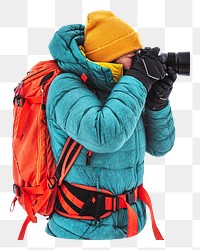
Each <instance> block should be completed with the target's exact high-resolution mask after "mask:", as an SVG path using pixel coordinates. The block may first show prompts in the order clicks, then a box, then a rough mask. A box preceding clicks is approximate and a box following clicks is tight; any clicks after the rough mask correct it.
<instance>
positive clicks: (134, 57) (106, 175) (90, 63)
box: [46, 11, 176, 240]
mask: <svg viewBox="0 0 200 250" xmlns="http://www.w3.org/2000/svg"><path fill="white" fill-rule="evenodd" d="M141 48H142V45H141V42H140V39H139V35H138V34H137V32H135V30H134V29H133V28H132V27H131V26H129V25H128V24H127V23H125V22H124V21H122V20H121V19H119V18H118V17H116V16H115V15H114V14H113V13H112V12H110V11H95V12H92V13H90V14H89V15H88V17H87V22H86V26H83V25H81V24H74V25H68V26H64V27H62V28H61V29H60V30H58V31H57V32H56V33H55V35H54V37H53V39H52V41H51V43H50V45H49V49H50V52H51V54H52V56H53V58H54V59H55V60H57V62H58V65H59V66H60V67H61V69H62V70H63V73H62V74H61V75H59V76H58V77H57V78H56V79H55V80H54V81H53V83H52V85H51V87H50V90H49V94H48V99H47V121H48V127H49V132H50V136H51V145H52V149H53V153H54V157H55V160H56V162H58V159H59V156H60V154H61V151H62V148H63V146H64V144H65V141H66V139H67V138H68V136H70V137H71V138H73V139H74V140H75V141H77V142H78V143H80V144H81V145H83V149H82V151H81V154H80V155H79V156H78V158H77V160H76V161H75V163H74V164H73V166H72V168H71V169H70V171H69V173H68V175H67V176H66V177H65V179H64V181H66V182H68V183H74V184H77V186H80V185H81V186H82V187H83V186H84V187H85V189H87V190H94V188H96V191H98V192H99V193H101V189H104V190H107V191H108V192H111V193H112V194H113V195H118V196H120V195H121V196H120V197H124V196H123V194H124V193H127V192H128V194H130V196H129V197H131V198H132V199H133V200H132V202H129V199H127V200H125V201H124V203H123V202H122V200H121V199H122V198H119V197H117V198H116V197H115V198H116V199H118V198H119V199H118V201H120V202H119V203H117V205H116V207H115V209H113V208H112V207H111V210H112V212H111V214H109V216H106V215H105V216H103V218H102V217H99V218H96V219H95V220H92V219H88V218H90V217H87V216H85V217H84V216H82V217H81V216H80V214H79V215H76V216H75V212H74V213H73V212H72V211H77V209H78V206H80V207H81V206H82V205H80V204H81V202H80V201H79V205H78V203H77V197H78V194H77V196H76V195H75V194H73V197H75V198H74V199H73V200H70V201H69V199H70V198H69V197H71V196H72V194H71V192H68V193H66V197H64V198H59V197H58V202H57V204H59V205H57V207H56V212H55V213H54V214H53V215H52V217H51V218H50V220H49V222H48V225H47V228H46V232H47V233H48V234H50V235H52V236H56V237H60V238H68V239H96V240H98V239H106V240H108V239H119V238H124V237H129V236H133V235H136V234H137V233H139V232H140V231H141V230H142V229H143V227H144V225H145V223H146V206H145V203H144V202H143V200H145V199H144V195H143V194H145V195H146V193H143V192H144V190H143V188H142V183H143V173H144V156H145V152H148V153H150V154H151V155H155V156H163V155H165V154H166V153H167V152H168V151H169V150H170V149H171V148H172V146H173V144H174V139H175V135H174V133H175V132H174V130H175V129H174V123H173V117H172V113H171V109H170V104H169V101H168V97H169V94H170V93H171V90H172V86H173V82H174V81H175V80H176V74H175V72H174V71H173V70H172V69H169V72H166V71H165V69H164V66H163V64H162V63H161V62H160V60H159V58H158V53H159V49H158V48H153V49H150V50H149V51H148V52H147V53H145V54H144V55H141V56H140V55H138V51H139V50H140V49H141ZM83 74H84V75H85V76H86V78H87V81H86V83H84V82H83V81H82V80H81V76H82V75H83ZM88 152H91V153H90V154H88ZM88 157H89V161H87V164H86V160H85V158H87V159H88ZM140 187H141V189H140ZM130 190H134V191H133V192H129V191H130ZM136 190H139V192H138V193H137V194H136ZM61 193H64V191H63V192H61ZM133 194H134V197H133V196H131V195H133ZM145 197H147V196H145ZM90 198H91V199H90V200H88V201H87V204H84V206H85V207H86V209H85V210H84V213H83V210H82V214H83V215H84V214H87V215H90V211H89V209H88V207H89V206H90V203H91V204H92V203H93V204H96V203H97V202H96V199H94V197H92V192H91V197H90ZM100 201H101V202H100V204H98V205H97V207H96V208H95V209H96V210H98V209H99V207H101V204H102V203H103V204H104V203H105V204H104V205H105V206H106V205H107V207H108V204H107V203H106V201H107V200H106V199H105V200H103V199H102V200H100ZM63 202H65V205H63ZM122 203H123V204H122ZM113 204H114V203H113ZM146 204H147V205H149V203H148V201H147V202H146ZM86 205H87V206H86ZM66 210H67V211H66ZM96 212H97V213H98V211H96ZM151 212H152V211H151ZM91 213H92V211H91ZM134 216H137V219H135V217H134ZM86 217H87V218H86ZM153 219H154V218H152V221H153V222H152V226H153V229H155V230H154V234H157V238H158V239H161V236H158V233H155V232H157V231H158V229H157V227H156V226H155V221H154V220H153Z"/></svg>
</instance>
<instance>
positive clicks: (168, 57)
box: [160, 52, 190, 76]
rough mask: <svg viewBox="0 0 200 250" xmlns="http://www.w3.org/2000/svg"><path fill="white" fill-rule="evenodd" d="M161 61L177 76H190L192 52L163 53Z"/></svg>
mask: <svg viewBox="0 0 200 250" xmlns="http://www.w3.org/2000/svg"><path fill="white" fill-rule="evenodd" d="M160 60H161V62H163V63H165V64H166V66H167V67H171V68H173V69H174V70H175V72H176V73H177V74H179V75H187V76H189V75H190V52H178V53H174V52H169V53H162V54H161V56H160Z"/></svg>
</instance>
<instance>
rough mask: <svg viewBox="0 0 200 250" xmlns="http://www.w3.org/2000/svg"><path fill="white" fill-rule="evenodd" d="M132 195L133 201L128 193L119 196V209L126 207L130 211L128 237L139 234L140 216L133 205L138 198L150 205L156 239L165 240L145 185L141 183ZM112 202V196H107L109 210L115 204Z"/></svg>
mask: <svg viewBox="0 0 200 250" xmlns="http://www.w3.org/2000/svg"><path fill="white" fill-rule="evenodd" d="M132 197H134V199H133V200H132V201H129V200H127V195H126V194H122V195H119V196H118V198H119V201H118V209H121V208H126V209H127V211H128V229H127V237H131V236H134V235H137V234H138V218H137V214H136V212H135V211H134V209H133V208H132V207H131V204H133V203H135V202H136V200H137V199H140V200H141V201H143V202H144V203H145V204H146V205H147V206H148V208H149V210H150V215H151V223H152V229H153V233H154V236H155V238H156V240H164V239H163V237H162V235H161V233H160V231H159V229H158V227H157V225H156V221H155V218H154V213H153V207H152V203H151V199H150V196H149V194H148V193H147V191H146V190H145V189H144V187H143V185H140V186H139V187H137V188H136V189H135V190H134V195H133V196H132ZM112 203H113V201H112V198H111V197H106V209H108V210H109V209H110V208H111V207H112V206H113V204H112ZM114 203H116V202H114ZM114 206H115V205H114Z"/></svg>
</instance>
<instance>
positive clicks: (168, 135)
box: [144, 103, 175, 156]
mask: <svg viewBox="0 0 200 250" xmlns="http://www.w3.org/2000/svg"><path fill="white" fill-rule="evenodd" d="M144 124H145V130H146V151H147V152H148V153H150V154H151V155H154V156H162V155H165V154H166V153H167V152H168V151H170V149H171V148H172V147H173V145H174V140H175V128H174V120H173V116H172V112H171V108H170V105H169V103H168V106H167V107H166V108H164V109H162V110H160V111H151V110H148V109H146V111H145V116H144Z"/></svg>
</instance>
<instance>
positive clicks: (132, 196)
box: [125, 189, 138, 205]
mask: <svg viewBox="0 0 200 250" xmlns="http://www.w3.org/2000/svg"><path fill="white" fill-rule="evenodd" d="M125 194H126V202H127V203H128V204H129V205H133V204H134V203H135V202H136V200H137V198H138V197H137V189H132V190H130V191H128V192H126V193H125Z"/></svg>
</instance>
